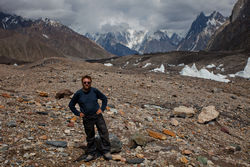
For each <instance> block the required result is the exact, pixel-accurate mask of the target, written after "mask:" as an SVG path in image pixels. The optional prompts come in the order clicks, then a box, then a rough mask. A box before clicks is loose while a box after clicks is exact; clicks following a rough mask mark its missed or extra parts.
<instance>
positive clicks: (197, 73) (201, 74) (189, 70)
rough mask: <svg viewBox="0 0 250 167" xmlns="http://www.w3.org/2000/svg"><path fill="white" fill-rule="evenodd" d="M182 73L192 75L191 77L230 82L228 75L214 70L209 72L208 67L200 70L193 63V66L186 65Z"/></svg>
mask: <svg viewBox="0 0 250 167" xmlns="http://www.w3.org/2000/svg"><path fill="white" fill-rule="evenodd" d="M180 74H181V75H184V76H190V77H197V78H204V79H211V80H215V81H219V82H226V83H228V82H230V80H229V79H226V76H224V75H221V74H214V73H213V72H209V71H208V70H207V69H205V68H203V69H201V70H198V69H197V68H196V66H195V64H193V66H192V67H189V66H188V65H186V66H185V67H184V68H183V69H182V70H181V72H180Z"/></svg>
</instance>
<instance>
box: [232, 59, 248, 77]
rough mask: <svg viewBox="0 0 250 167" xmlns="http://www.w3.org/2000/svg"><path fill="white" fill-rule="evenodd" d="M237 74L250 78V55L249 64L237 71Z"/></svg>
mask: <svg viewBox="0 0 250 167" xmlns="http://www.w3.org/2000/svg"><path fill="white" fill-rule="evenodd" d="M235 75H236V76H238V77H242V78H247V79H248V78H250V57H249V58H248V61H247V65H246V67H245V68H244V70H243V71H239V72H237V73H236V74H235Z"/></svg>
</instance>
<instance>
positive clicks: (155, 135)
mask: <svg viewBox="0 0 250 167" xmlns="http://www.w3.org/2000/svg"><path fill="white" fill-rule="evenodd" d="M147 132H148V134H149V136H151V137H153V138H156V139H160V140H166V139H167V136H166V135H164V134H162V133H159V132H155V131H152V130H150V129H147Z"/></svg>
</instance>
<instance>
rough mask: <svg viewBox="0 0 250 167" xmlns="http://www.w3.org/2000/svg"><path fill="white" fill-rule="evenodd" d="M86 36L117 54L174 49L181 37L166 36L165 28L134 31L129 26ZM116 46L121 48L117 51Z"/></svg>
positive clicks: (174, 35)
mask: <svg viewBox="0 0 250 167" xmlns="http://www.w3.org/2000/svg"><path fill="white" fill-rule="evenodd" d="M85 36H86V37H88V38H89V39H91V40H93V41H95V42H96V43H98V44H99V45H101V46H102V47H104V48H105V49H106V50H108V51H109V52H111V51H114V50H115V51H116V52H111V53H112V54H116V55H119V56H123V55H129V54H135V53H137V52H138V53H156V52H167V51H172V50H176V48H177V45H178V43H179V42H180V41H181V37H180V36H178V35H177V34H173V35H172V36H171V38H169V36H168V32H167V31H166V30H158V31H155V32H150V31H142V30H140V31H136V30H132V29H130V28H128V29H124V30H122V31H113V32H107V33H94V34H90V33H86V34H85ZM117 46H120V48H121V47H122V48H123V49H122V50H120V52H122V53H119V51H118V50H117V49H116V48H117Z"/></svg>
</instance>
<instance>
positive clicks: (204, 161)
mask: <svg viewBox="0 0 250 167" xmlns="http://www.w3.org/2000/svg"><path fill="white" fill-rule="evenodd" d="M197 161H199V162H200V163H201V164H203V165H207V158H206V157H203V156H198V157H197Z"/></svg>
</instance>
